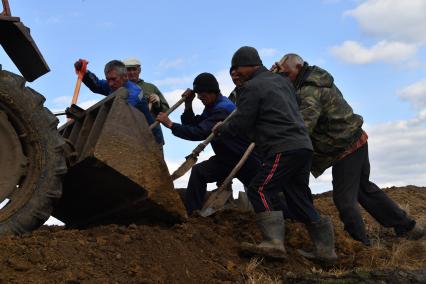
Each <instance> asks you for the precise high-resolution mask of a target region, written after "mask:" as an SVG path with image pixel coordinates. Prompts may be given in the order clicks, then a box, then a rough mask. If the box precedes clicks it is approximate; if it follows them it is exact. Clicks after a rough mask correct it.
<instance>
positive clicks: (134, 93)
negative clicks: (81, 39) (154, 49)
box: [74, 59, 164, 145]
mask: <svg viewBox="0 0 426 284" xmlns="http://www.w3.org/2000/svg"><path fill="white" fill-rule="evenodd" d="M82 66H83V60H82V59H79V60H77V61H76V62H75V63H74V68H75V70H76V71H77V72H78V71H80V70H81V68H82ZM104 73H105V77H106V80H101V79H98V77H97V76H96V75H95V74H93V73H92V72H90V71H89V70H87V71H86V73H85V74H84V76H83V83H84V84H85V85H86V86H87V87H88V88H89V89H90V90H91V91H92V92H94V93H97V94H101V95H104V96H108V95H110V94H111V93H113V92H114V91H116V90H117V89H119V88H121V87H124V88H126V89H127V92H128V98H127V101H128V103H129V104H130V105H132V106H134V107H135V108H137V109H138V110H139V111H141V112H142V113H143V114H144V115H145V119H146V122H147V123H148V125H151V124H152V123H154V118H153V117H152V115H151V113H150V112H149V109H148V102H147V100H146V98H144V97H143V96H142V95H141V94H142V90H141V88H139V87H138V86H137V85H136V84H135V83H133V82H131V81H130V80H128V77H127V70H126V67H125V65H124V64H123V62H121V61H119V60H111V61H110V62H108V63H107V64H106V65H105V68H104ZM152 134H153V135H154V138H155V141H156V142H157V143H158V144H160V145H163V144H164V139H163V134H162V133H161V129H160V127H159V126H157V127H155V128H153V129H152Z"/></svg>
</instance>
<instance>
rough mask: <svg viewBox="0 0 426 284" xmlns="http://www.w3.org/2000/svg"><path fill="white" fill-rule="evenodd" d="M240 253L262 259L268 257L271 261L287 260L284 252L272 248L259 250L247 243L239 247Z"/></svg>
mask: <svg viewBox="0 0 426 284" xmlns="http://www.w3.org/2000/svg"><path fill="white" fill-rule="evenodd" d="M240 251H241V252H242V253H243V254H247V255H260V256H263V257H269V258H273V259H281V260H284V259H287V254H286V252H285V251H282V250H279V249H274V248H260V247H258V246H256V245H253V244H249V243H242V244H241V245H240Z"/></svg>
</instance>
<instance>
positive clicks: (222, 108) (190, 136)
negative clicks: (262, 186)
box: [171, 95, 260, 165]
mask: <svg viewBox="0 0 426 284" xmlns="http://www.w3.org/2000/svg"><path fill="white" fill-rule="evenodd" d="M235 108H236V107H235V105H234V103H232V102H231V101H230V100H229V99H228V98H226V97H224V96H222V95H219V97H218V98H217V100H216V103H215V104H214V105H213V106H211V107H206V108H204V111H203V112H202V114H201V115H194V112H193V111H192V110H190V111H185V112H184V113H183V114H182V116H181V121H182V124H178V123H173V126H172V128H171V129H172V133H173V135H175V136H177V137H180V138H182V139H185V140H191V141H202V140H205V139H206V138H207V137H208V136H209V135H210V134H211V131H212V128H213V126H214V125H215V124H216V123H217V122H219V121H223V120H224V119H225V118H226V117H227V116H228V115H229V114H230V113H231V112H232V111H233V110H234V109H235ZM211 145H212V148H213V151H214V152H215V154H216V155H217V156H220V157H224V158H225V159H229V160H232V161H235V162H237V161H239V160H240V159H241V156H242V155H243V154H244V152H245V151H246V149H247V147H248V145H249V142H248V140H247V139H244V138H242V137H239V136H233V137H229V136H227V137H221V136H219V137H215V138H214V139H213V140H212V142H211ZM253 160H255V162H257V163H259V165H260V162H259V161H258V160H257V158H256V157H255V155H253V154H252V155H251V156H250V157H249V159H248V161H247V162H248V163H249V162H253Z"/></svg>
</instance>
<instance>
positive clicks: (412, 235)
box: [402, 223, 425, 241]
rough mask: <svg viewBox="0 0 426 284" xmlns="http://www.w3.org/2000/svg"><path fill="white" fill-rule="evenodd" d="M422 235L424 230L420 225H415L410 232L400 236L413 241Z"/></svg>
mask: <svg viewBox="0 0 426 284" xmlns="http://www.w3.org/2000/svg"><path fill="white" fill-rule="evenodd" d="M424 235H425V228H424V227H423V226H422V225H420V224H418V223H416V224H415V225H414V227H413V228H412V229H411V230H410V231H408V232H406V233H405V234H403V235H402V236H403V237H405V238H406V239H407V240H412V241H415V240H419V239H421V238H423V237H424Z"/></svg>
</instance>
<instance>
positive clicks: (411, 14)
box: [345, 0, 426, 43]
mask: <svg viewBox="0 0 426 284" xmlns="http://www.w3.org/2000/svg"><path fill="white" fill-rule="evenodd" d="M425 12H426V1H424V0H409V1H401V0H367V1H363V2H362V3H361V4H360V5H359V6H357V7H356V8H355V9H352V10H349V11H347V12H346V13H345V15H347V16H352V17H354V18H355V19H356V20H357V21H358V23H359V24H360V26H361V29H362V30H363V31H364V32H365V33H367V34H368V35H371V36H375V37H379V38H382V37H384V38H388V39H391V40H395V41H407V42H412V43H425V42H426V17H425V16H424V15H425Z"/></svg>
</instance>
